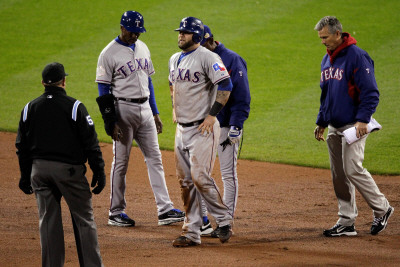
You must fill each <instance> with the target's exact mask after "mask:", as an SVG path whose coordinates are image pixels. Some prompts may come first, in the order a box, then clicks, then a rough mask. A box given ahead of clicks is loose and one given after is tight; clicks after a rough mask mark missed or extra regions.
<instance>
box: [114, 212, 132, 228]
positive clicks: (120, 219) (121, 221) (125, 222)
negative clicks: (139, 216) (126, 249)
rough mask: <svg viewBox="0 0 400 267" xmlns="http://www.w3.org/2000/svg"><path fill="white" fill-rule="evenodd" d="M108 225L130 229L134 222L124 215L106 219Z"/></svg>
mask: <svg viewBox="0 0 400 267" xmlns="http://www.w3.org/2000/svg"><path fill="white" fill-rule="evenodd" d="M108 225H115V226H123V227H124V226H125V227H130V226H131V227H132V226H135V221H134V220H132V219H131V218H129V217H128V215H126V214H125V213H120V214H117V215H113V216H109V217H108Z"/></svg>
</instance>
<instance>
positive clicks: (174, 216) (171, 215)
mask: <svg viewBox="0 0 400 267" xmlns="http://www.w3.org/2000/svg"><path fill="white" fill-rule="evenodd" d="M184 219H185V213H184V212H183V211H180V210H178V209H172V210H170V211H167V212H165V213H163V214H161V215H159V216H158V225H168V224H171V223H175V222H181V221H183V220H184Z"/></svg>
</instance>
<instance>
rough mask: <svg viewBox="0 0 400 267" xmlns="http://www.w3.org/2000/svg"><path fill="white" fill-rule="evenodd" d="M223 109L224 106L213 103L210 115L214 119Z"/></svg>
mask: <svg viewBox="0 0 400 267" xmlns="http://www.w3.org/2000/svg"><path fill="white" fill-rule="evenodd" d="M223 107H224V105H222V104H221V103H219V102H217V101H215V102H214V105H213V106H212V107H211V110H210V115H211V116H214V117H216V116H217V115H218V113H219V112H220V111H221V109H222V108H223Z"/></svg>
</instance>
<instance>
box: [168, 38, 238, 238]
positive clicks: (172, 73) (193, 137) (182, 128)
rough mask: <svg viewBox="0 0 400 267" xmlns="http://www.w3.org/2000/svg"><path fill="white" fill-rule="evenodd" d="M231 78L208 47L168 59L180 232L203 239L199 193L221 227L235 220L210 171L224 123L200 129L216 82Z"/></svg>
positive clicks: (214, 97)
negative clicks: (182, 207)
mask: <svg viewBox="0 0 400 267" xmlns="http://www.w3.org/2000/svg"><path fill="white" fill-rule="evenodd" d="M227 78H229V74H228V72H227V71H226V68H225V66H224V64H223V63H222V60H221V58H220V57H219V56H218V55H217V54H215V53H213V52H210V51H209V50H207V49H206V48H204V47H201V46H200V47H198V48H197V49H196V50H194V51H191V52H189V53H187V54H183V53H182V52H180V53H176V54H174V55H173V56H172V57H171V58H170V60H169V81H170V83H171V84H172V89H173V102H174V111H175V116H176V121H177V122H178V125H177V127H176V134H175V159H176V169H177V176H178V179H179V182H180V185H181V189H182V199H183V202H184V205H185V209H186V219H185V223H184V225H183V227H182V230H183V233H182V235H184V236H186V237H188V238H189V239H191V240H192V241H194V242H196V243H201V241H200V227H201V225H202V217H201V205H200V202H201V197H202V198H203V199H204V201H205V203H206V205H207V208H208V210H209V212H210V213H211V215H212V216H213V217H214V218H215V219H216V221H217V223H218V225H220V226H225V225H229V224H230V223H231V220H230V216H229V214H228V209H227V207H226V206H225V205H224V203H223V201H222V197H221V195H220V192H219V190H218V187H217V186H216V184H215V182H214V180H213V178H211V172H212V169H213V166H214V162H215V157H216V153H217V146H218V144H219V143H218V140H219V135H220V126H219V123H218V121H217V122H216V123H215V124H214V126H213V132H212V133H210V134H201V132H200V131H199V130H198V129H197V128H198V125H199V124H201V122H202V120H204V118H205V117H206V116H207V115H208V113H209V111H210V109H211V106H212V104H213V103H214V101H215V99H216V92H217V89H216V86H214V85H215V84H217V83H218V82H220V81H222V80H224V79H227Z"/></svg>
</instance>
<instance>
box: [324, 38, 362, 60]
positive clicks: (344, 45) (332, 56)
mask: <svg viewBox="0 0 400 267" xmlns="http://www.w3.org/2000/svg"><path fill="white" fill-rule="evenodd" d="M342 39H343V43H342V44H341V45H339V46H338V47H337V48H336V49H335V50H334V51H331V50H329V49H327V50H326V51H327V53H328V55H329V59H330V62H331V64H332V63H333V62H334V61H335V59H336V57H337V56H338V55H339V53H340V52H341V51H342V50H343V49H345V48H347V47H349V46H351V45H355V44H357V41H356V39H354V38H353V37H352V36H350V33H347V32H344V33H342Z"/></svg>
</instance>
